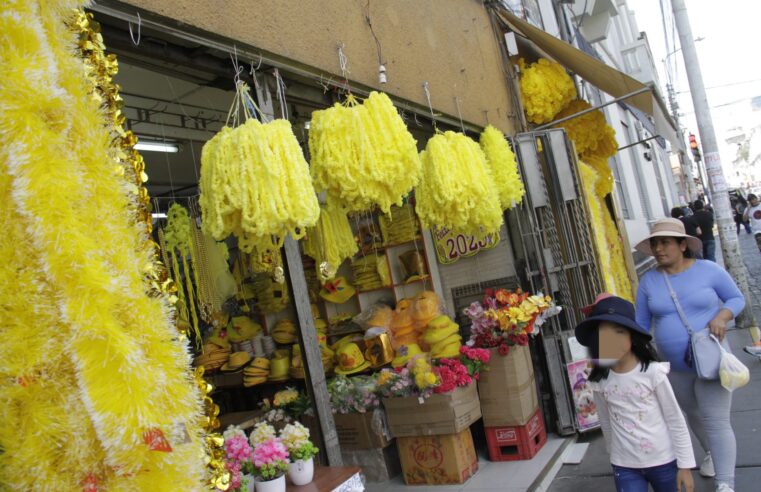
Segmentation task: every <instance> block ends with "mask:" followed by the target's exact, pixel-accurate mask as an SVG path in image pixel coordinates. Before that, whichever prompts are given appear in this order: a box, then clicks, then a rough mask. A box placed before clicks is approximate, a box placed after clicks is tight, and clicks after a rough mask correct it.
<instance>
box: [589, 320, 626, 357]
mask: <svg viewBox="0 0 761 492" xmlns="http://www.w3.org/2000/svg"><path fill="white" fill-rule="evenodd" d="M597 336H598V343H599V344H600V345H599V347H600V359H599V361H598V364H599V365H601V366H606V367H610V366H613V365H614V364H615V363H616V362H618V361H619V360H620V359H621V357H623V356H624V355H626V354H627V353H629V351H630V350H631V349H632V336H631V334H630V333H629V330H627V329H626V328H624V327H623V326H620V325H617V324H615V323H609V322H607V321H602V322H601V323H600V325H599V326H598V327H597Z"/></svg>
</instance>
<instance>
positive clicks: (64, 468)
mask: <svg viewBox="0 0 761 492" xmlns="http://www.w3.org/2000/svg"><path fill="white" fill-rule="evenodd" d="M78 6H79V2H75V1H57V2H39V1H32V0H17V1H8V2H5V4H4V5H3V12H2V15H0V32H2V33H3V42H2V43H0V60H2V66H3V69H2V70H0V106H2V108H3V110H2V111H1V112H0V129H1V131H0V203H2V205H0V206H1V207H2V210H1V213H0V226H1V227H2V230H3V234H2V236H0V254H2V258H3V261H2V262H1V263H0V305H2V306H3V313H4V314H3V322H2V323H0V339H2V343H0V360H2V368H0V448H1V449H2V450H3V452H2V453H0V489H4V490H5V489H10V490H61V491H63V490H82V489H83V487H84V484H87V483H97V487H98V490H104V491H105V490H119V491H136V490H188V491H192V490H202V488H203V487H202V482H203V476H204V469H205V464H204V461H203V456H204V452H203V446H202V443H201V441H200V428H199V426H198V422H199V420H200V416H201V400H200V394H199V392H198V389H197V388H196V387H195V386H194V385H193V384H192V380H193V375H192V374H191V372H190V369H189V365H188V363H189V358H188V353H187V344H186V341H185V342H183V341H182V340H181V339H180V337H178V336H177V331H176V330H175V327H174V322H173V319H172V312H171V309H170V307H169V304H168V303H167V302H166V300H165V299H164V298H163V297H149V296H148V295H146V287H145V284H144V282H143V276H144V270H143V269H144V268H146V266H147V265H150V262H151V257H150V254H151V253H152V251H151V249H150V248H149V244H148V241H147V237H146V236H145V235H144V232H143V231H144V229H140V228H138V227H137V226H136V225H135V217H134V214H133V210H134V207H133V206H132V205H131V204H132V203H134V200H136V199H137V196H136V194H135V193H133V190H134V188H133V187H130V186H128V185H127V183H126V181H125V180H124V179H123V177H122V176H121V175H120V172H119V171H120V170H121V169H122V168H121V167H120V165H119V164H117V161H116V158H115V155H116V150H115V149H112V148H111V147H110V142H111V141H112V140H113V135H112V134H110V133H109V130H111V131H114V130H115V129H114V128H112V127H111V128H110V129H107V128H106V124H107V123H106V119H105V118H104V116H103V113H102V112H101V109H100V107H99V100H98V99H97V97H96V96H95V95H93V94H91V93H90V91H91V89H92V86H91V85H89V86H88V82H87V81H86V79H85V72H84V70H83V63H82V60H81V59H79V58H77V57H75V56H74V55H73V54H74V53H75V52H76V50H75V43H76V36H74V35H73V34H72V33H71V32H70V31H69V30H68V29H67V28H66V26H65V25H64V22H65V20H70V19H72V18H73V10H72V9H74V8H76V7H78ZM39 327H44V335H41V333H42V332H40V330H38V329H35V328H39ZM115 388H117V389H118V391H114V389H115ZM125 395H129V398H125ZM154 430H159V431H161V432H162V433H163V435H164V436H165V438H166V439H167V441H168V443H169V444H170V445H171V447H172V451H171V452H161V451H152V450H151V449H150V448H149V446H148V445H146V444H145V442H144V440H145V436H146V435H147V434H148V433H149V432H150V431H154ZM186 438H188V439H186Z"/></svg>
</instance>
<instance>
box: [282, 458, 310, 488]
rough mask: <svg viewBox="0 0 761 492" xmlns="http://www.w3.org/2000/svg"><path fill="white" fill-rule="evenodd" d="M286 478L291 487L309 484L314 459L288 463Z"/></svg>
mask: <svg viewBox="0 0 761 492" xmlns="http://www.w3.org/2000/svg"><path fill="white" fill-rule="evenodd" d="M288 478H289V479H290V480H291V483H293V485H306V484H308V483H309V482H311V481H312V479H313V478H314V458H309V459H308V460H306V461H304V460H297V461H292V462H291V463H289V464H288Z"/></svg>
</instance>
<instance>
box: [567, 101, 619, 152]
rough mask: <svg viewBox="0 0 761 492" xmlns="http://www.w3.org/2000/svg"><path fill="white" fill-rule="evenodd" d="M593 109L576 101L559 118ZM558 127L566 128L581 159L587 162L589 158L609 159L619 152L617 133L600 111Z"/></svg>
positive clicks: (586, 103)
mask: <svg viewBox="0 0 761 492" xmlns="http://www.w3.org/2000/svg"><path fill="white" fill-rule="evenodd" d="M591 107H592V106H590V104H589V103H588V102H586V101H582V100H580V99H576V100H574V101H571V103H570V104H568V105H567V106H566V107H564V108H563V110H562V111H561V112H560V113H558V115H557V118H564V117H566V116H570V115H572V114H576V113H578V112H579V111H584V110H585V109H589V108H591ZM556 126H557V127H558V128H565V131H566V132H567V133H568V138H570V139H571V140H573V143H574V144H575V145H576V153H578V154H579V157H581V159H585V160H586V158H587V157H589V156H597V157H603V158H608V157H612V156H613V155H615V154H616V152H617V151H618V143H616V132H615V130H613V128H611V126H610V125H608V123H607V122H606V121H605V115H603V113H602V111H600V110H595V111H591V112H589V113H586V114H583V115H581V116H577V117H575V118H572V119H570V120H568V121H564V122H563V123H560V124H558V125H556Z"/></svg>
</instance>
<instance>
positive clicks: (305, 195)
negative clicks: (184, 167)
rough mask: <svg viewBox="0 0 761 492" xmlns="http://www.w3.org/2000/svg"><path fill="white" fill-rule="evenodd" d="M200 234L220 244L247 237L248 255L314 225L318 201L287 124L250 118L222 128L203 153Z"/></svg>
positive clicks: (206, 145) (300, 233)
mask: <svg viewBox="0 0 761 492" xmlns="http://www.w3.org/2000/svg"><path fill="white" fill-rule="evenodd" d="M200 188H201V197H200V199H199V203H200V205H201V211H202V214H203V225H202V227H203V230H204V232H206V233H208V234H210V235H211V236H212V237H214V239H216V240H218V241H221V240H222V239H224V238H225V237H227V236H229V235H230V234H234V235H235V236H238V237H239V238H245V240H244V241H242V243H241V247H242V249H243V250H244V251H246V252H250V251H252V249H253V247H254V245H255V244H256V241H257V240H258V239H257V238H265V237H267V236H270V235H274V236H278V237H280V238H281V240H282V239H283V238H285V235H286V234H287V233H289V232H290V233H291V235H292V236H293V237H294V238H296V239H298V238H300V237H302V236H303V234H304V231H305V228H306V227H309V226H313V225H314V224H315V223H316V222H317V218H318V216H319V213H320V209H319V205H318V203H317V197H316V195H315V193H314V188H313V187H312V182H311V178H310V176H309V166H308V164H307V162H306V160H305V159H304V154H303V153H302V151H301V147H300V146H299V143H298V141H297V140H296V136H295V135H294V134H293V130H292V128H291V124H290V122H288V121H287V120H281V119H278V120H274V121H272V122H270V123H267V124H262V123H260V122H259V121H257V120H255V119H253V118H251V119H248V120H247V121H246V122H245V123H244V124H242V125H240V126H238V127H237V128H234V129H232V128H229V127H225V128H223V129H222V130H221V131H220V132H219V133H217V134H216V135H215V136H214V137H213V138H212V139H211V140H210V141H209V142H207V143H206V144H205V145H204V147H203V151H202V154H201V180H200Z"/></svg>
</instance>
